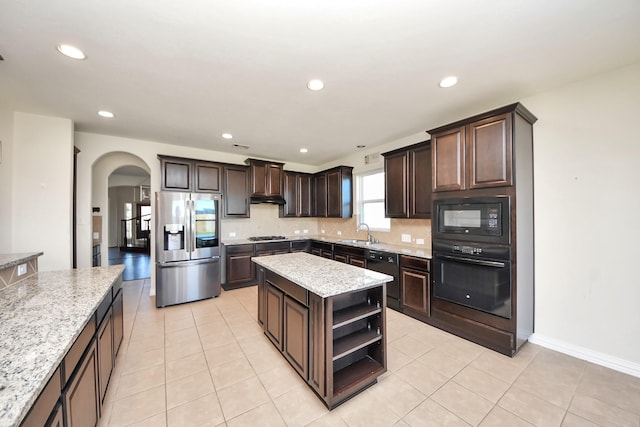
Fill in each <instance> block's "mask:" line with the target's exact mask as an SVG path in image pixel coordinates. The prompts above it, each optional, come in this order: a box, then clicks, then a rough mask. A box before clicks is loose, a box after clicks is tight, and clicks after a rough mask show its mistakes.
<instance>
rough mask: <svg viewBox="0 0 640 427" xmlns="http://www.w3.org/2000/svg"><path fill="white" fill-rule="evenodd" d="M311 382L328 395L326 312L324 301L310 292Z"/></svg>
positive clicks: (323, 394)
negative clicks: (325, 351)
mask: <svg viewBox="0 0 640 427" xmlns="http://www.w3.org/2000/svg"><path fill="white" fill-rule="evenodd" d="M309 315H310V319H309V322H310V324H309V384H311V387H313V388H314V389H315V390H316V392H317V393H318V394H319V395H320V396H322V397H325V396H326V381H325V378H326V374H325V373H326V370H325V354H324V351H323V350H324V348H325V345H324V343H325V342H326V335H325V312H324V301H323V299H322V298H320V297H319V296H317V295H316V294H313V293H310V294H309Z"/></svg>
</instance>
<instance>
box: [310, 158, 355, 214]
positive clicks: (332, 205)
mask: <svg viewBox="0 0 640 427" xmlns="http://www.w3.org/2000/svg"><path fill="white" fill-rule="evenodd" d="M314 191H315V199H316V200H315V201H316V203H315V209H314V214H315V215H314V216H316V217H324V218H351V216H352V215H353V168H352V167H351V166H338V167H335V168H332V169H328V170H326V171H323V172H318V173H317V174H315V176H314Z"/></svg>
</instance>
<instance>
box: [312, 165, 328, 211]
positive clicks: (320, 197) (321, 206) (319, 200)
mask: <svg viewBox="0 0 640 427" xmlns="http://www.w3.org/2000/svg"><path fill="white" fill-rule="evenodd" d="M314 187H315V188H314V191H315V196H316V197H315V199H316V203H315V210H314V216H317V217H320V218H324V217H326V216H327V175H326V174H324V173H323V174H319V175H316V176H315V177H314Z"/></svg>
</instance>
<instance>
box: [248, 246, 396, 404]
mask: <svg viewBox="0 0 640 427" xmlns="http://www.w3.org/2000/svg"><path fill="white" fill-rule="evenodd" d="M254 262H255V263H256V264H257V270H258V277H259V279H260V282H259V283H258V319H259V321H260V320H262V326H263V328H264V332H265V335H267V337H268V338H269V339H270V340H271V342H272V343H273V344H274V345H275V346H276V348H278V350H279V351H280V352H281V353H282V354H283V357H284V358H285V359H286V360H287V361H289V363H290V364H291V366H292V367H293V368H294V369H295V370H296V372H298V374H299V375H300V376H301V377H302V378H303V379H304V380H305V381H306V382H307V383H308V385H309V387H311V389H312V390H313V391H314V392H315V393H316V394H317V395H318V397H320V399H322V401H323V403H324V404H325V405H326V406H327V407H328V408H329V409H332V408H334V407H336V406H337V405H339V404H340V403H342V402H344V401H345V400H347V399H349V398H351V397H353V396H354V395H356V394H357V393H359V392H360V391H362V390H363V389H365V388H367V387H369V386H371V385H372V384H375V383H376V382H377V378H378V376H380V375H382V374H383V373H384V372H386V369H387V350H386V312H385V309H386V302H385V295H386V292H385V283H386V282H387V281H389V280H391V279H392V277H390V276H387V275H384V274H381V273H376V272H373V271H370V270H365V269H362V268H358V267H354V266H351V265H347V264H342V263H338V262H335V261H332V260H328V259H325V258H321V257H317V256H313V255H310V254H307V253H291V254H286V255H273V256H266V257H259V258H255V259H254Z"/></svg>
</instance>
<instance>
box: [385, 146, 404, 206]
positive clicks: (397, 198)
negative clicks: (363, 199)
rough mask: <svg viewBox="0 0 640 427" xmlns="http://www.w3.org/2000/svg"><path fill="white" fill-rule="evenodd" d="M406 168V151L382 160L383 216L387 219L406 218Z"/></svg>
mask: <svg viewBox="0 0 640 427" xmlns="http://www.w3.org/2000/svg"><path fill="white" fill-rule="evenodd" d="M407 166H408V163H407V152H406V151H405V152H402V153H398V154H393V155H390V156H385V158H384V173H385V174H384V179H385V197H384V216H385V217H387V218H406V217H407V206H408V201H407V194H408V193H407V184H408V181H407V176H408V171H407Z"/></svg>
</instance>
